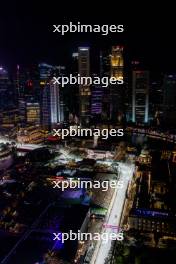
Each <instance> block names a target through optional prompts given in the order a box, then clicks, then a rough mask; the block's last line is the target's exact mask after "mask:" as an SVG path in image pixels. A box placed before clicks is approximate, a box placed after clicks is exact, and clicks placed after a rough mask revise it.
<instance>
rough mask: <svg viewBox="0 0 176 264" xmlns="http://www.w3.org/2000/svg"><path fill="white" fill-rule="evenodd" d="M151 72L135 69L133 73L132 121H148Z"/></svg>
mask: <svg viewBox="0 0 176 264" xmlns="http://www.w3.org/2000/svg"><path fill="white" fill-rule="evenodd" d="M148 120H149V72H148V71H138V70H134V71H133V73H132V122H134V123H136V122H137V123H148Z"/></svg>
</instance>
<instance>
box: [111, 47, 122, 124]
mask: <svg viewBox="0 0 176 264" xmlns="http://www.w3.org/2000/svg"><path fill="white" fill-rule="evenodd" d="M110 77H115V78H116V79H118V80H123V79H124V60H123V47H122V46H113V47H112V51H111V55H110ZM123 88H124V85H110V117H111V119H113V120H114V121H116V120H118V119H119V120H120V118H119V117H120V116H122V115H123V114H124V96H123V92H124V91H123Z"/></svg>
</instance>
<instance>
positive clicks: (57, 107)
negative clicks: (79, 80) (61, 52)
mask: <svg viewBox="0 0 176 264" xmlns="http://www.w3.org/2000/svg"><path fill="white" fill-rule="evenodd" d="M39 68H40V84H41V85H42V87H43V88H42V89H43V91H42V125H43V127H44V128H46V129H50V128H52V127H54V126H56V125H57V124H58V123H61V122H63V121H64V104H63V91H62V89H63V88H61V87H60V86H59V84H57V83H54V80H53V76H57V77H59V76H60V75H62V71H63V70H65V68H64V67H61V66H52V65H48V64H40V65H39Z"/></svg>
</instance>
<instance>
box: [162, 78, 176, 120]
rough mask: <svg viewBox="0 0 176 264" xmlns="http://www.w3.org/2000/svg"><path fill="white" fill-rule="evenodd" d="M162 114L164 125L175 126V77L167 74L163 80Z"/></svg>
mask: <svg viewBox="0 0 176 264" xmlns="http://www.w3.org/2000/svg"><path fill="white" fill-rule="evenodd" d="M162 88H163V114H164V119H165V122H166V123H170V124H174V125H175V124H176V75H175V74H167V75H165V76H164V80H163V87H162Z"/></svg>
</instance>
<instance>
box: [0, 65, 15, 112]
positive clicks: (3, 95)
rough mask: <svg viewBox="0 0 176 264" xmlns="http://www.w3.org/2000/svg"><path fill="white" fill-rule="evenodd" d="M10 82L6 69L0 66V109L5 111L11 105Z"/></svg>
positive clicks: (11, 91) (11, 92) (11, 90)
mask: <svg viewBox="0 0 176 264" xmlns="http://www.w3.org/2000/svg"><path fill="white" fill-rule="evenodd" d="M12 88H13V87H12V82H11V81H10V79H9V75H8V72H7V70H6V69H4V68H3V67H1V66H0V109H1V110H3V109H7V108H8V107H9V106H10V105H12V104H13V89H12Z"/></svg>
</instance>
